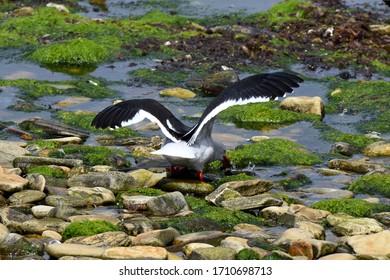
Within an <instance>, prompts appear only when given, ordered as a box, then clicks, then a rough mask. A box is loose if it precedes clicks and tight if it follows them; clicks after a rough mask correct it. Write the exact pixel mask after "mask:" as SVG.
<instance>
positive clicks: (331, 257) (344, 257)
mask: <svg viewBox="0 0 390 280" xmlns="http://www.w3.org/2000/svg"><path fill="white" fill-rule="evenodd" d="M318 260H321V261H325V260H331V261H337V260H349V261H352V260H357V258H356V256H354V255H352V254H348V253H335V254H330V255H327V256H323V257H321V258H319V259H318Z"/></svg>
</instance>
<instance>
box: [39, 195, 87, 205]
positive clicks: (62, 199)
mask: <svg viewBox="0 0 390 280" xmlns="http://www.w3.org/2000/svg"><path fill="white" fill-rule="evenodd" d="M45 203H46V204H47V205H50V206H60V205H65V206H70V207H75V208H81V207H86V206H87V205H88V203H87V201H86V200H85V199H82V198H79V197H75V196H61V195H49V196H47V197H46V199H45Z"/></svg>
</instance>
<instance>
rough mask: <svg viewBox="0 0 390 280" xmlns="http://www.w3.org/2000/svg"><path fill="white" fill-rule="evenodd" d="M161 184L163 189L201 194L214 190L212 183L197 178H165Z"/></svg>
mask: <svg viewBox="0 0 390 280" xmlns="http://www.w3.org/2000/svg"><path fill="white" fill-rule="evenodd" d="M159 185H160V188H161V190H163V191H180V192H182V193H194V194H199V195H202V194H203V195H204V194H209V193H211V192H212V191H213V190H214V188H213V186H212V185H210V184H208V183H206V182H202V181H197V180H181V179H163V180H162V181H160V183H159Z"/></svg>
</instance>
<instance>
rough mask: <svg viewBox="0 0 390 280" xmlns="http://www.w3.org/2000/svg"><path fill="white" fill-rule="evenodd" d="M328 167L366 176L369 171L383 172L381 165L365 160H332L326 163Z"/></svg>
mask: <svg viewBox="0 0 390 280" xmlns="http://www.w3.org/2000/svg"><path fill="white" fill-rule="evenodd" d="M328 167H329V168H332V169H340V170H345V171H352V172H356V173H360V174H366V173H368V172H371V171H382V170H384V168H383V167H382V166H381V165H379V164H375V163H370V162H368V161H367V159H361V160H346V159H332V160H330V161H329V162H328Z"/></svg>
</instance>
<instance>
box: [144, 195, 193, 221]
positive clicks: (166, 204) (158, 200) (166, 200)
mask: <svg viewBox="0 0 390 280" xmlns="http://www.w3.org/2000/svg"><path fill="white" fill-rule="evenodd" d="M146 204H147V206H148V210H149V211H150V212H151V213H152V214H153V215H157V216H168V215H174V214H177V213H179V212H183V211H187V210H189V207H188V204H187V201H186V200H185V198H184V196H183V194H182V193H181V192H178V191H176V192H172V193H167V194H163V195H160V196H156V197H153V198H152V199H150V200H148V201H147V203H146Z"/></svg>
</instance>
